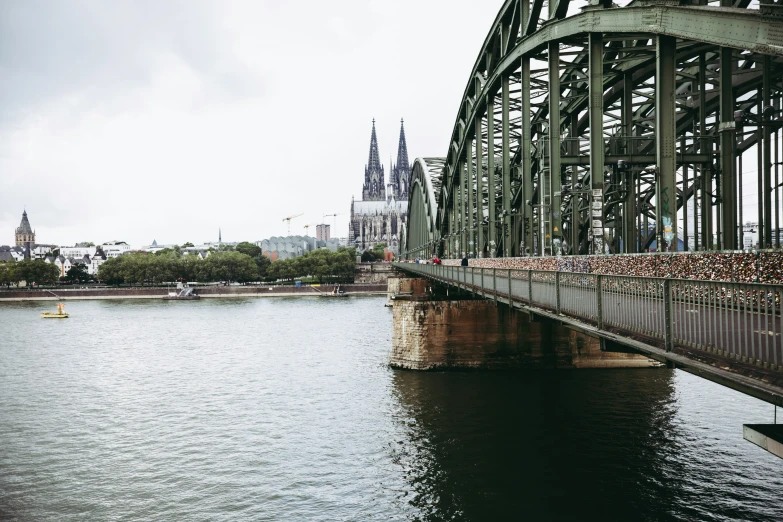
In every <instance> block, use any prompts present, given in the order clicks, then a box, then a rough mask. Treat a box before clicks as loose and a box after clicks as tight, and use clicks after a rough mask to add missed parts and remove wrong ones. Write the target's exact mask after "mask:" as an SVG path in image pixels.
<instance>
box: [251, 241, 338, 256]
mask: <svg viewBox="0 0 783 522" xmlns="http://www.w3.org/2000/svg"><path fill="white" fill-rule="evenodd" d="M256 245H257V246H258V247H259V248H260V249H261V252H262V253H263V254H264V255H265V256H266V257H268V258H269V259H271V260H272V261H277V260H278V259H291V258H294V257H299V256H301V255H303V254H305V253H307V252H312V251H313V250H315V249H317V248H319V247H321V246H324V245H323V242H319V241H318V240H317V239H316V238H314V237H311V236H285V237H276V236H275V237H270V238H269V239H263V240H261V241H257V242H256ZM335 250H336V248H335Z"/></svg>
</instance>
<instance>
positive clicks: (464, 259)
mask: <svg viewBox="0 0 783 522" xmlns="http://www.w3.org/2000/svg"><path fill="white" fill-rule="evenodd" d="M462 266H468V256H467V255H466V254H465V253H464V252H463V253H462Z"/></svg>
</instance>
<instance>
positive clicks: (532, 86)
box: [402, 0, 783, 258]
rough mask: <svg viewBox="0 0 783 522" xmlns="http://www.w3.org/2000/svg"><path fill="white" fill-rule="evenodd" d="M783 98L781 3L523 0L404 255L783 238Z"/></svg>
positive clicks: (424, 178) (491, 50) (482, 58)
mask: <svg viewBox="0 0 783 522" xmlns="http://www.w3.org/2000/svg"><path fill="white" fill-rule="evenodd" d="M782 98H783V1H781V0H761V1H760V3H757V1H756V0H753V1H750V0H720V1H719V2H717V1H705V0H681V1H679V2H678V1H672V0H646V1H641V0H640V1H631V2H630V3H626V4H624V5H622V6H618V5H617V4H613V3H611V2H608V1H606V0H589V3H586V2H583V1H582V2H570V0H549V1H548V2H545V1H544V0H533V1H532V2H529V1H528V0H508V1H506V2H505V3H504V5H503V6H502V8H501V10H500V12H499V13H498V15H497V18H496V19H495V21H494V23H493V24H492V27H491V28H490V30H489V33H488V35H487V37H486V39H485V40H484V44H483V46H482V48H481V51H480V52H479V55H478V58H477V59H476V63H475V65H474V67H473V70H472V71H471V73H470V76H469V78H468V82H467V86H466V87H465V92H464V95H463V98H462V101H461V103H460V106H459V110H458V112H457V118H456V122H455V124H454V130H453V132H452V135H451V139H450V141H449V143H448V151H447V154H446V155H445V157H443V158H420V159H417V160H416V161H415V163H414V167H413V176H412V183H411V190H410V197H409V206H408V209H409V210H408V212H409V215H408V224H407V230H406V231H405V233H404V241H405V243H404V244H403V248H402V252H403V257H408V258H411V257H429V256H431V255H433V254H437V255H439V256H441V257H447V258H448V257H452V258H453V257H462V256H463V254H464V255H472V256H475V257H512V256H525V255H535V256H548V255H559V254H604V253H635V252H643V251H648V250H650V249H651V248H656V249H657V250H667V251H678V250H688V249H695V250H703V249H720V250H734V249H737V248H738V247H741V246H742V239H743V237H742V236H743V230H742V226H740V224H741V223H743V222H744V221H749V220H750V221H756V222H758V227H759V232H758V233H759V245H760V247H763V248H772V247H779V246H780V235H779V234H778V233H777V231H778V229H779V228H780V196H781V174H782V173H781V170H782V169H781V164H782V160H783V158H782V154H781V146H782V145H783V139H781V136H780V132H781V128H782V127H783V107H782V105H783V103H782V101H781V99H782ZM743 159H744V160H745V161H744V164H743ZM749 182H750V183H752V184H753V185H757V186H758V189H759V190H758V198H757V199H758V201H755V202H754V204H755V206H757V207H758V213H757V214H754V215H752V216H750V215H747V214H746V215H743V205H742V201H743V200H744V199H748V196H747V195H745V194H743V186H747V185H748V184H749Z"/></svg>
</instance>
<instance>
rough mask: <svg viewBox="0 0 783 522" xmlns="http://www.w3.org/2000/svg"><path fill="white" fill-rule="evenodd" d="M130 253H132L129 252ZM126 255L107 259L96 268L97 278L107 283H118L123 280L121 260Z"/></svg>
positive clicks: (122, 260) (123, 259) (124, 258)
mask: <svg viewBox="0 0 783 522" xmlns="http://www.w3.org/2000/svg"><path fill="white" fill-rule="evenodd" d="M130 255H132V254H130ZM127 257H128V256H127V255H126V256H118V257H112V258H110V259H107V260H106V261H104V262H103V263H101V266H100V267H99V268H98V279H100V280H101V281H103V282H105V283H106V284H109V285H120V284H122V283H124V282H125V279H124V277H123V266H122V264H123V262H124V261H125V260H126V259H127Z"/></svg>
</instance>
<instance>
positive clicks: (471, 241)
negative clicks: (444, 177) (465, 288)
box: [465, 139, 478, 257]
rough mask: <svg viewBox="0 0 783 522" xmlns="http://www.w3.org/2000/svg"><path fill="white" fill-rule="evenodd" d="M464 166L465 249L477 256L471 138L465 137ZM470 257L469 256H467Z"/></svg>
mask: <svg viewBox="0 0 783 522" xmlns="http://www.w3.org/2000/svg"><path fill="white" fill-rule="evenodd" d="M465 145H466V146H465V167H466V170H467V176H465V184H466V185H467V192H468V199H467V203H468V204H467V211H468V215H467V221H466V222H465V223H466V227H467V229H468V242H467V251H468V252H470V253H472V254H473V257H478V256H477V253H476V226H475V223H474V221H473V204H474V197H473V180H474V179H475V178H474V174H473V173H474V170H473V140H472V139H467V140H465ZM468 257H470V256H468Z"/></svg>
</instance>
